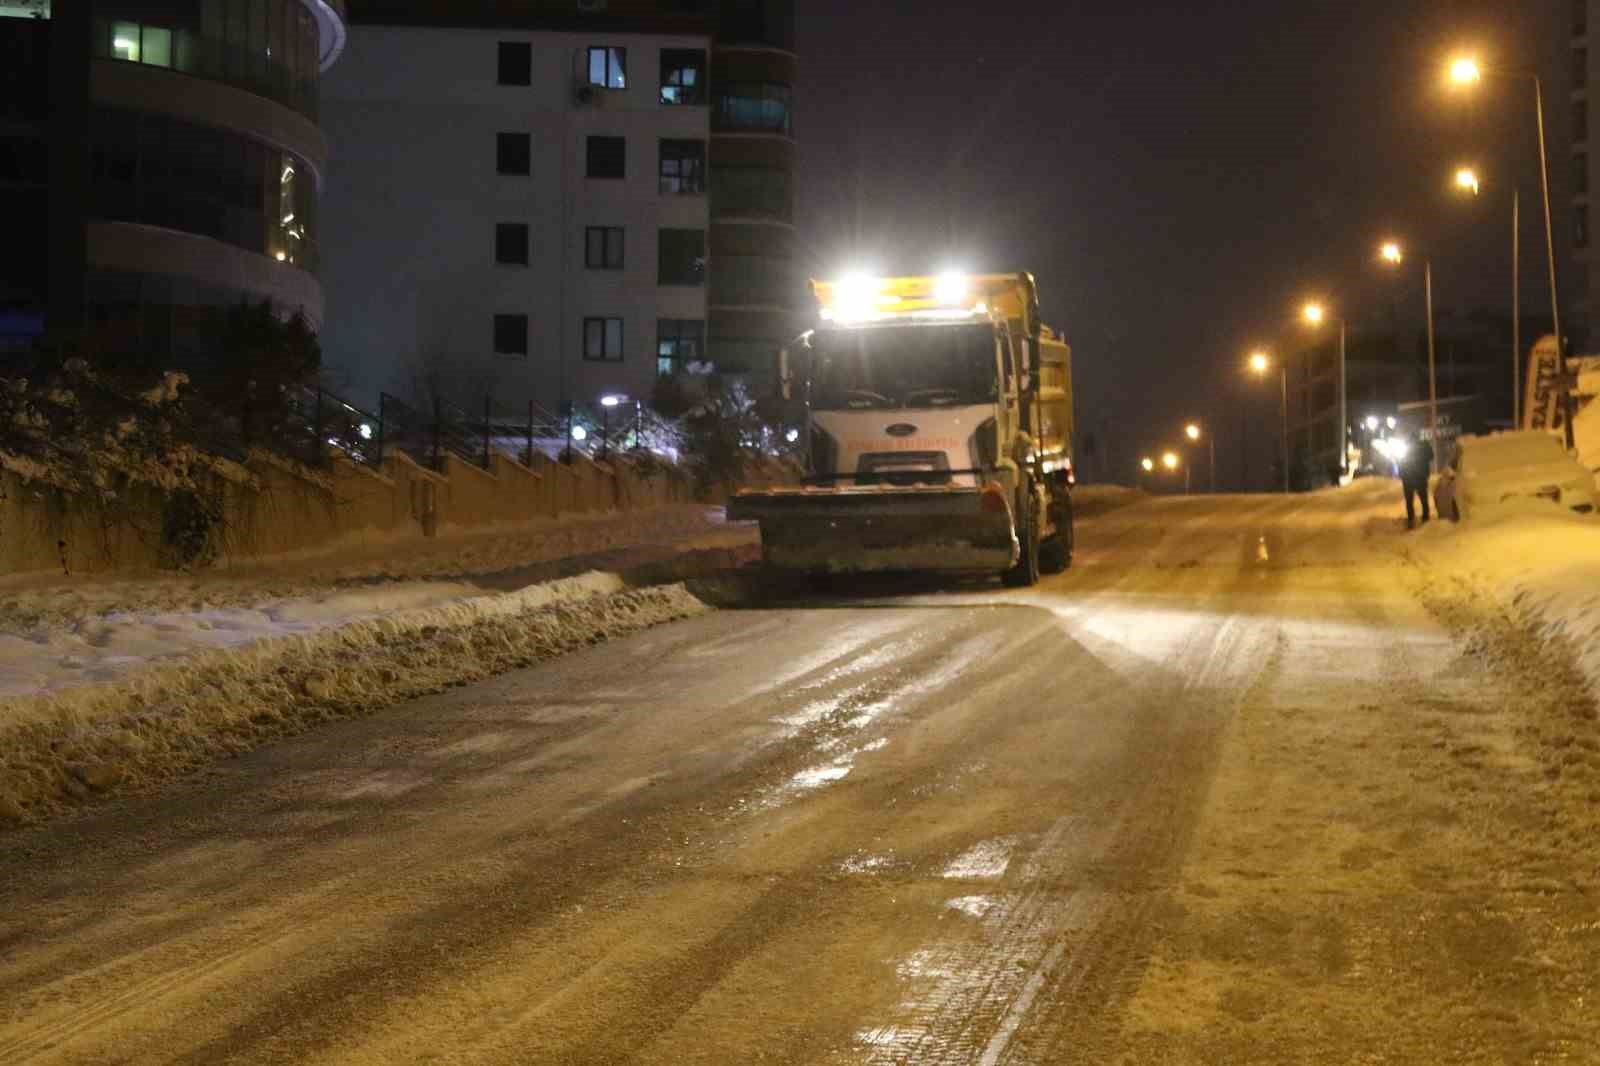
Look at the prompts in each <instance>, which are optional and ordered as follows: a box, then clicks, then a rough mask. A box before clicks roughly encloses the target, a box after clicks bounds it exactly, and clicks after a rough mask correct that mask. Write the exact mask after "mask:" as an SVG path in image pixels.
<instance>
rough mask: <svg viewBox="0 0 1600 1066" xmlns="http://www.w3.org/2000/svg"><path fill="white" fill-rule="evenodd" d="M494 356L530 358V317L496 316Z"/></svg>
mask: <svg viewBox="0 0 1600 1066" xmlns="http://www.w3.org/2000/svg"><path fill="white" fill-rule="evenodd" d="M494 354H495V355H512V356H519V357H521V358H523V359H526V358H527V357H528V316H527V315H495V316H494Z"/></svg>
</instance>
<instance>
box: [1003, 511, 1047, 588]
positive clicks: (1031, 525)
mask: <svg viewBox="0 0 1600 1066" xmlns="http://www.w3.org/2000/svg"><path fill="white" fill-rule="evenodd" d="M1023 500H1024V502H1023V505H1022V513H1021V515H1020V518H1021V523H1020V524H1021V526H1022V528H1021V529H1018V530H1017V544H1018V545H1020V546H1021V549H1022V551H1021V554H1020V555H1018V557H1017V565H1016V566H1013V567H1012V568H1011V569H1010V570H1007V571H1006V572H1005V573H1004V574H1002V575H1001V576H1000V580H1001V581H1003V582H1005V584H1006V586H1007V587H1008V588H1027V587H1028V586H1029V585H1037V584H1038V583H1039V523H1037V522H1035V521H1034V520H1033V493H1031V492H1029V493H1027V494H1026V495H1025V496H1024V497H1023Z"/></svg>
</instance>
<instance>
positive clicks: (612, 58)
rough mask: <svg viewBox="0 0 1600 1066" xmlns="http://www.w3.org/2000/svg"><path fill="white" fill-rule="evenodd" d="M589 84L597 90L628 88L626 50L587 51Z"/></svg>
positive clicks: (601, 49)
mask: <svg viewBox="0 0 1600 1066" xmlns="http://www.w3.org/2000/svg"><path fill="white" fill-rule="evenodd" d="M589 84H590V85H593V86H595V87H596V88H599V89H626V88H627V87H628V50H627V49H626V48H591V49H589Z"/></svg>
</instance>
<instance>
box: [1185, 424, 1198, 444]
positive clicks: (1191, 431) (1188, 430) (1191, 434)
mask: <svg viewBox="0 0 1600 1066" xmlns="http://www.w3.org/2000/svg"><path fill="white" fill-rule="evenodd" d="M1183 433H1184V436H1186V437H1188V438H1189V439H1190V440H1199V439H1200V427H1199V426H1197V425H1195V424H1194V423H1193V422H1190V423H1189V424H1188V425H1187V426H1184V427H1183Z"/></svg>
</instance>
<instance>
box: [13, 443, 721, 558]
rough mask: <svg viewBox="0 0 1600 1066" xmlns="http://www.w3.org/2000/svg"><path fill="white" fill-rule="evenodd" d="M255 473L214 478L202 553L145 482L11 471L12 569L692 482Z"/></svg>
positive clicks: (622, 505)
mask: <svg viewBox="0 0 1600 1066" xmlns="http://www.w3.org/2000/svg"><path fill="white" fill-rule="evenodd" d="M246 470H247V475H246V476H241V475H240V474H238V473H237V472H235V473H234V474H233V476H226V477H225V476H223V475H222V474H215V475H207V477H206V478H205V479H204V481H203V495H204V496H205V497H206V499H207V501H208V503H207V507H208V509H210V510H212V511H214V512H215V513H219V514H221V515H222V519H223V520H222V522H221V523H220V525H218V526H215V527H213V528H212V530H211V532H210V534H209V535H208V536H207V537H205V538H203V544H197V543H196V542H195V541H194V538H192V537H191V538H189V539H188V540H187V541H185V540H184V538H183V537H182V530H183V528H184V524H183V512H182V510H181V509H180V508H178V507H177V505H175V504H174V502H173V501H172V500H171V499H168V498H165V497H163V495H162V494H161V493H159V492H157V491H154V490H152V489H149V488H145V487H143V486H137V487H130V488H126V489H124V490H122V491H121V492H119V493H118V494H117V495H116V496H115V497H113V498H111V499H109V500H106V501H101V500H100V499H99V498H97V497H93V496H90V495H86V494H74V493H67V492H63V491H61V490H59V489H56V488H53V487H51V486H48V485H44V484H41V483H38V482H31V483H30V482H27V481H25V480H23V479H22V478H21V477H20V476H18V475H16V474H14V473H11V472H10V471H0V574H15V573H25V572H29V571H38V570H62V569H65V570H66V571H68V572H71V573H86V572H88V573H93V572H104V571H111V570H128V569H150V568H155V567H174V566H179V565H208V564H210V563H215V562H225V561H227V560H240V559H249V558H254V557H259V556H266V555H279V554H284V553H289V552H302V551H314V550H316V549H318V548H325V547H330V546H333V545H335V544H340V543H345V542H350V541H359V540H363V539H371V540H377V541H383V540H404V539H406V538H408V537H431V536H433V535H434V534H435V533H436V532H437V531H438V530H439V529H440V528H441V527H442V526H450V527H452V528H457V529H461V528H468V529H470V528H472V527H475V526H490V525H495V524H499V523H508V522H523V521H527V520H529V519H534V518H552V517H555V516H558V515H562V514H574V513H580V512H596V511H612V510H632V509H639V508H647V507H658V506H663V505H666V504H672V503H686V502H689V501H691V500H692V499H693V492H692V487H691V485H690V483H689V479H688V478H687V477H686V476H685V475H684V474H682V473H681V472H679V471H678V470H676V469H673V468H668V467H655V468H653V469H651V470H650V471H648V472H646V471H644V470H643V469H641V468H640V467H637V466H635V465H634V464H632V463H630V462H629V461H628V460H627V459H625V458H616V457H614V458H612V459H611V460H610V461H609V462H608V463H606V464H599V463H596V462H594V461H592V460H590V459H588V458H586V457H583V456H581V455H579V456H574V459H573V462H572V463H571V464H570V465H567V464H562V463H558V462H553V461H551V460H549V459H546V458H544V457H543V456H537V455H536V456H535V459H534V466H533V467H531V468H530V467H526V466H523V465H522V464H521V463H519V462H517V461H515V460H514V459H511V458H509V457H507V456H504V455H500V454H495V455H494V456H493V457H492V460H491V466H490V468H489V469H488V470H484V469H482V468H480V467H477V466H474V465H472V464H470V463H465V462H461V461H459V460H457V459H455V458H454V457H453V456H452V457H449V458H447V459H446V462H445V469H444V471H443V472H442V473H436V472H434V471H432V470H429V469H426V468H425V467H422V466H419V465H418V464H417V463H415V462H413V461H412V460H411V459H409V458H408V457H406V456H405V455H402V454H399V453H396V454H394V455H391V456H389V457H388V458H386V459H385V460H384V464H383V469H382V470H381V471H380V470H374V469H372V468H371V467H367V466H363V465H360V464H357V463H353V462H351V461H349V460H348V459H346V458H344V457H343V456H342V455H341V456H338V457H336V458H334V459H333V461H332V462H331V464H330V465H329V467H327V468H326V469H322V470H307V469H304V468H301V467H299V466H297V465H295V464H291V463H289V462H286V461H284V460H282V459H279V458H276V457H273V456H268V455H258V456H256V457H254V458H252V459H251V461H250V462H249V463H248V464H246Z"/></svg>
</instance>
